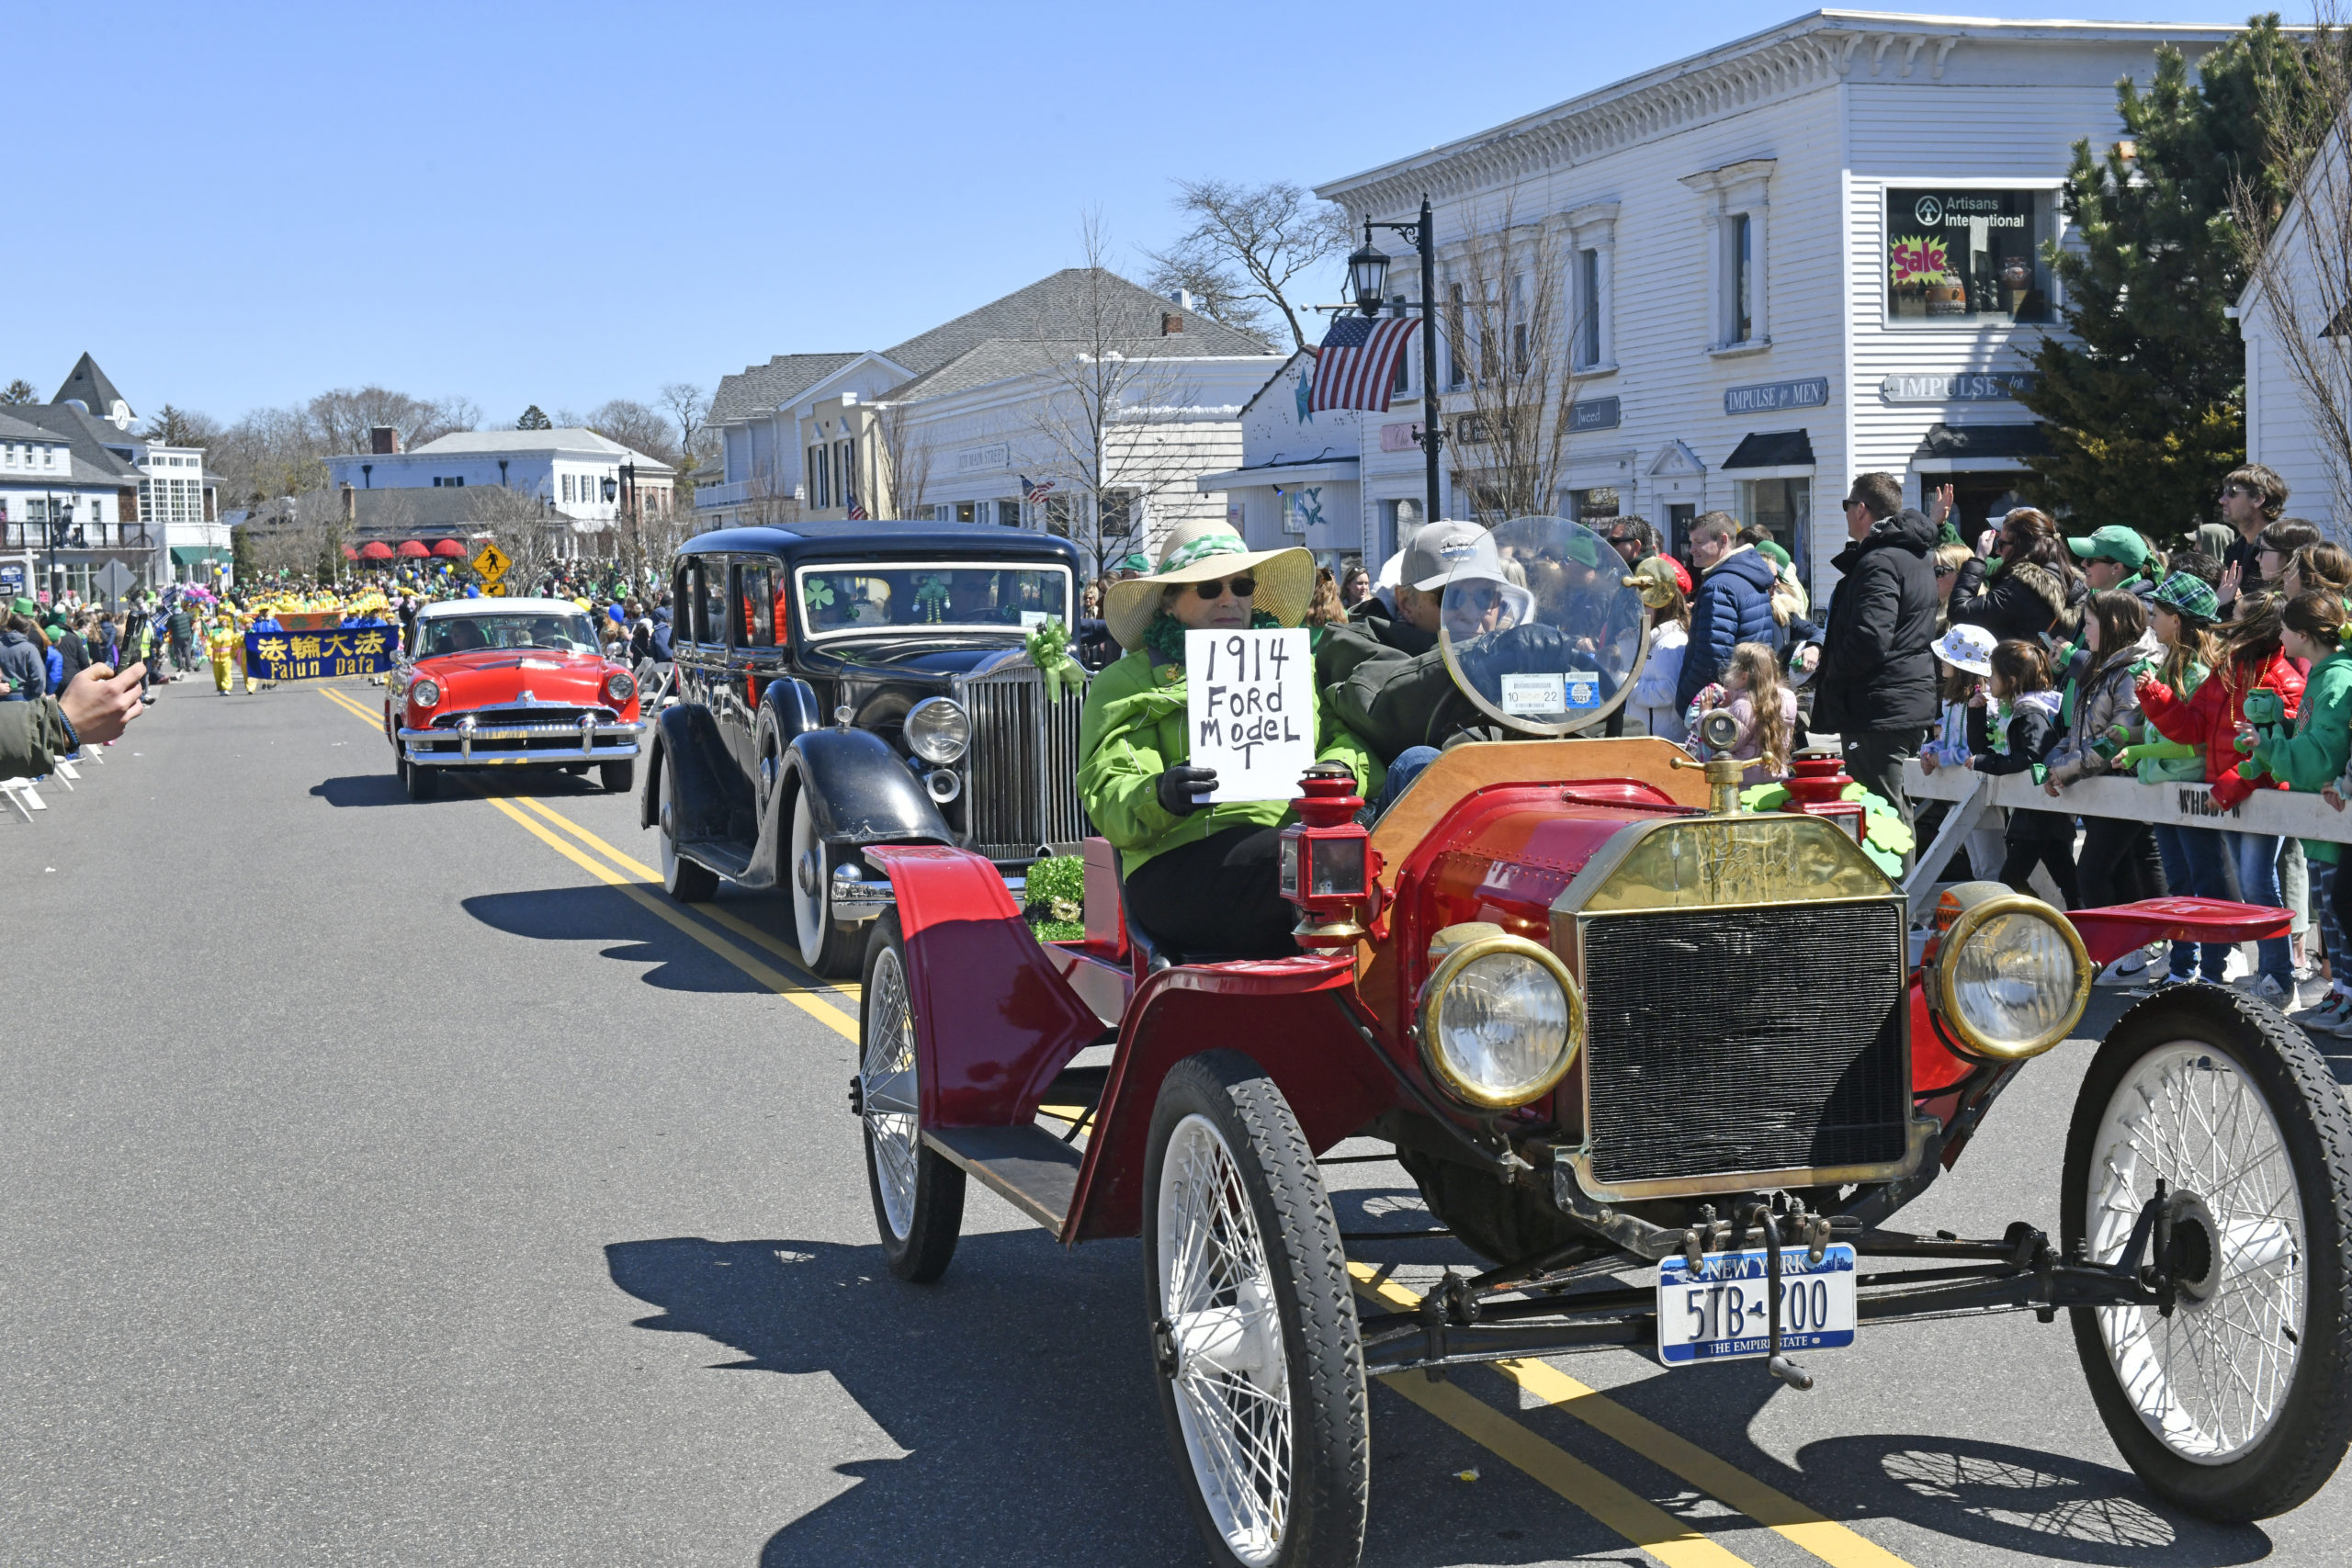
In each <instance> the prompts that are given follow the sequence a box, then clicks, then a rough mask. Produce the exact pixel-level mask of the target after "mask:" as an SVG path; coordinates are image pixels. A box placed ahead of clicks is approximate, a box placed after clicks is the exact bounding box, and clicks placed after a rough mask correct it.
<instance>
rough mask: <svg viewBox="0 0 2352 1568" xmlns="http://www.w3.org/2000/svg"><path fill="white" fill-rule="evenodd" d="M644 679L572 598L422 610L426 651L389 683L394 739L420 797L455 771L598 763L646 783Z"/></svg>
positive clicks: (420, 647) (419, 638) (626, 780)
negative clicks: (641, 771) (600, 639)
mask: <svg viewBox="0 0 2352 1568" xmlns="http://www.w3.org/2000/svg"><path fill="white" fill-rule="evenodd" d="M644 732H645V726H644V725H643V724H641V723H640V722H639V719H638V690H637V677H636V676H635V675H633V674H631V673H630V672H629V671H628V668H627V667H626V666H624V665H621V664H616V663H615V662H614V661H613V660H609V659H606V658H605V657H604V656H603V655H602V654H601V653H599V652H598V651H597V643H596V632H595V628H594V626H593V625H591V623H590V621H589V619H588V613H587V612H586V611H584V610H582V609H581V608H580V606H579V605H577V604H572V603H571V601H570V600H568V599H451V600H446V601H443V602H442V603H439V604H427V605H426V606H424V608H423V609H422V610H419V611H418V612H417V615H416V647H415V649H414V650H413V652H411V653H410V654H408V655H407V656H406V657H404V658H403V659H402V660H401V663H400V665H399V666H398V668H397V669H395V670H394V671H393V672H392V674H391V675H390V678H389V679H387V680H386V682H385V686H384V737H385V739H388V740H390V742H391V743H392V751H393V754H394V756H395V757H396V759H397V762H398V767H399V770H400V775H401V783H402V784H405V785H406V786H407V788H408V795H409V798H410V799H411V800H429V799H431V798H432V797H433V795H434V794H435V790H436V789H437V787H438V784H439V781H440V775H441V773H442V771H443V770H444V769H449V768H490V767H499V768H513V767H523V768H556V769H561V770H562V771H563V772H565V773H586V772H587V771H588V770H589V769H590V768H592V767H593V768H594V769H596V770H597V773H598V774H599V775H600V777H601V781H602V783H603V784H604V786H605V788H606V789H607V790H613V791H620V790H627V789H628V788H630V787H632V786H633V785H634V784H636V782H637V753H638V748H639V741H640V739H641V738H642V737H643V735H644Z"/></svg>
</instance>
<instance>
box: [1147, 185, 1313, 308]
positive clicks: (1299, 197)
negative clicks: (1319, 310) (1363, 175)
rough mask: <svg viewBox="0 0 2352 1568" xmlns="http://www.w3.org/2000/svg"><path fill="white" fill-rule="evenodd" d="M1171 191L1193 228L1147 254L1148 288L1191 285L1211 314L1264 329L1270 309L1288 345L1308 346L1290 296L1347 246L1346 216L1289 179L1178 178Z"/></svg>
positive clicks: (1199, 301)
mask: <svg viewBox="0 0 2352 1568" xmlns="http://www.w3.org/2000/svg"><path fill="white" fill-rule="evenodd" d="M1176 190H1177V197H1176V208H1177V210H1178V211H1180V212H1182V213H1183V214H1185V215H1186V216H1187V217H1189V218H1191V219H1192V220H1193V226H1192V228H1191V229H1189V230H1187V231H1185V232H1184V233H1182V235H1179V236H1178V237H1177V239H1176V241H1175V243H1172V244H1170V246H1169V247H1168V249H1167V250H1165V251H1148V252H1146V253H1145V254H1147V255H1148V256H1149V257H1150V258H1151V262H1152V271H1151V273H1150V275H1149V276H1148V279H1147V281H1148V285H1149V287H1150V288H1153V289H1156V290H1158V291H1159V292H1161V293H1166V292H1167V291H1169V290H1170V289H1173V288H1189V289H1191V290H1192V291H1193V296H1194V297H1195V299H1196V301H1197V302H1198V304H1199V306H1200V308H1201V309H1202V310H1204V311H1206V312H1207V313H1208V314H1209V315H1210V316H1212V317H1214V318H1215V319H1216V320H1217V321H1223V322H1224V323H1225V324H1226V325H1227V326H1231V327H1239V328H1241V329H1243V330H1244V331H1247V332H1252V333H1260V334H1261V335H1263V334H1264V330H1265V322H1266V319H1267V312H1268V311H1273V312H1275V313H1278V314H1279V315H1281V317H1282V318H1283V322H1284V323H1285V324H1286V325H1287V326H1288V327H1289V328H1290V336H1291V343H1292V345H1293V346H1294V347H1297V348H1304V347H1306V328H1305V327H1303V326H1302V325H1301V324H1300V323H1299V318H1298V309H1299V308H1298V307H1297V306H1296V305H1295V304H1294V303H1293V300H1292V296H1293V294H1294V293H1295V292H1296V283H1297V280H1298V278H1299V276H1300V275H1301V274H1302V273H1305V272H1307V271H1309V270H1310V269H1312V268H1314V267H1316V266H1317V265H1321V264H1322V263H1324V262H1326V261H1329V259H1330V258H1331V257H1333V256H1336V255H1340V254H1344V253H1345V252H1346V251H1347V249H1348V216H1347V214H1346V213H1345V212H1343V211H1341V210H1340V209H1339V208H1337V207H1334V206H1332V205H1331V204H1330V203H1329V202H1323V201H1317V200H1316V199H1315V197H1314V196H1313V195H1312V194H1311V193H1310V192H1308V191H1306V190H1305V189H1302V188H1301V187H1300V186H1295V185H1293V184H1291V183H1290V182H1289V181H1288V180H1274V181H1271V182H1269V183H1268V184H1265V185H1262V186H1242V185H1235V184H1233V183H1232V182H1231V181H1228V180H1179V181H1177V182H1176Z"/></svg>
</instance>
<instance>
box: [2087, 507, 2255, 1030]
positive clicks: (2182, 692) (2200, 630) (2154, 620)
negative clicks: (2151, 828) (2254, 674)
mask: <svg viewBox="0 0 2352 1568" xmlns="http://www.w3.org/2000/svg"><path fill="white" fill-rule="evenodd" d="M2191 556H2193V557H2195V558H2196V559H2195V560H2194V561H2192V562H2190V564H2189V566H2188V567H2182V566H2180V565H2178V564H2177V563H2178V562H2179V561H2180V559H2181V558H2183V557H2191ZM2174 559H2175V562H2176V566H2175V569H2174V570H2173V573H2172V575H2171V576H2169V577H2167V578H2165V581H2163V583H2162V584H2160V585H2159V586H2158V587H2157V589H2156V591H2155V592H2154V594H2153V595H2151V596H2150V599H2149V604H2148V619H2149V622H2150V629H2151V630H2153V631H2154V633H2155V638H2156V646H2157V648H2158V649H2160V650H2161V657H2160V658H2159V659H2158V660H2157V663H2156V667H2155V669H2154V671H2150V674H2151V676H2152V677H2153V678H2154V680H2155V681H2156V682H2159V683H2160V684H2162V685H2163V687H2164V688H2165V691H2167V692H2169V693H2170V694H2172V695H2173V698H2174V699H2175V700H2176V701H2177V702H2182V703H2186V702H2187V701H2188V699H2189V698H2190V697H2191V696H2193V695H2195V694H2196V692H2197V688H2198V687H2199V686H2200V685H2202V684H2203V683H2204V682H2205V677H2206V675H2207V673H2208V672H2209V671H2211V668H2212V664H2213V660H2214V658H2215V653H2214V649H2213V634H2212V626H2213V620H2214V617H2215V616H2216V615H2219V614H2220V613H2221V603H2220V600H2219V599H2218V597H2217V596H2216V595H2215V593H2214V592H2213V579H2214V578H2215V577H2218V576H2219V575H2220V573H2219V571H2217V570H2212V569H2211V558H2210V557H2206V556H2203V555H2200V554H2199V553H2198V552H2197V551H2194V550H2183V551H2181V552H2180V554H2179V555H2178V556H2176V557H2175V558H2174ZM2198 567H2202V568H2204V569H2206V570H2192V569H2194V568H2198ZM2133 695H2134V696H2135V697H2136V696H2138V695H2139V689H2138V687H2137V686H2135V687H2134V689H2133ZM2123 728H2124V730H2125V739H2127V740H2128V741H2129V742H2130V744H2128V745H2127V746H2126V747H2125V748H2124V749H2123V750H2122V751H2121V752H2120V754H2119V755H2118V757H2117V759H2116V760H2117V761H2121V762H2128V763H2129V764H2130V766H2131V772H2132V774H2133V776H2135V777H2136V778H2138V779H2139V781H2140V782H2141V783H2142V784H2193V783H2196V782H2197V781H2199V780H2201V779H2202V778H2204V776H2205V748H2204V747H2203V746H2201V745H2199V744H2198V743H2196V742H2194V741H2172V740H2166V739H2165V738H2164V734H2163V732H2162V731H2160V730H2158V729H2157V728H2155V727H2154V725H2151V724H2149V723H2148V722H2147V717H2146V715H2145V713H2144V711H2135V712H2134V713H2133V715H2132V716H2131V717H2130V718H2128V719H2126V720H2125V721H2124V725H2123ZM2155 829H2156V852H2157V853H2158V854H2159V855H2160V856H2162V857H2163V860H2164V870H2165V889H2166V890H2167V891H2168V892H2173V893H2181V894H2187V895H2189V896H2192V897H2199V898H2234V897H2236V896H2237V885H2236V882H2235V880H2234V879H2233V877H2232V876H2231V874H2230V868H2229V852H2228V850H2227V848H2226V847H2225V846H2224V845H2223V844H2222V835H2221V834H2220V832H2219V831H2217V830H2216V829H2211V828H2177V827H2174V826H2173V825H2172V824H2171V823H2169V822H2159V823H2157V824H2156V825H2155ZM2229 962H2230V946H2229V944H2228V943H2227V942H2204V943H2201V944H2200V943H2198V942H2174V943H2173V944H2172V960H2171V964H2170V965H2169V966H2168V972H2167V974H2166V975H2165V979H2164V981H2163V982H2161V983H2162V984H2164V985H2175V986H2177V985H2186V984H2187V983H2188V982H2189V981H2191V980H2194V979H2198V978H2199V977H2200V970H2201V977H2202V978H2204V979H2206V980H2208V981H2210V982H2211V983H2212V984H2214V985H2217V986H2218V985H2220V984H2221V983H2222V981H2223V980H2224V979H2225V978H2226V977H2227V975H2228V967H2229Z"/></svg>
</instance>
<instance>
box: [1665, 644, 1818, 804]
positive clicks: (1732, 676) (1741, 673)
mask: <svg viewBox="0 0 2352 1568" xmlns="http://www.w3.org/2000/svg"><path fill="white" fill-rule="evenodd" d="M1716 708H1727V709H1729V710H1730V712H1731V716H1733V717H1734V718H1736V719H1737V720H1738V721H1739V739H1737V740H1736V741H1735V742H1733V744H1732V748H1731V750H1729V751H1728V752H1726V753H1725V755H1727V756H1730V757H1733V758H1736V759H1738V760H1741V761H1747V759H1749V758H1753V759H1755V761H1754V762H1753V763H1752V765H1750V766H1749V768H1748V769H1747V772H1746V773H1744V774H1743V775H1741V776H1742V778H1743V779H1744V780H1745V782H1747V783H1748V784H1764V783H1768V782H1770V780H1773V779H1779V778H1786V777H1787V776H1788V772H1789V752H1790V750H1792V746H1793V744H1794V741H1795V738H1796V730H1797V694H1796V693H1794V692H1793V691H1792V690H1790V689H1789V684H1788V682H1787V681H1785V680H1784V679H1782V677H1781V660H1780V656H1779V655H1778V654H1776V653H1774V652H1773V651H1772V650H1771V649H1770V648H1767V647H1766V646H1765V645H1764V644H1762V643H1760V642H1743V643H1741V644H1740V645H1739V646H1738V647H1737V648H1735V649H1732V650H1731V662H1730V663H1729V664H1728V665H1726V666H1725V667H1724V678H1723V681H1722V682H1721V683H1720V684H1710V685H1708V686H1707V687H1705V688H1704V689H1703V690H1702V691H1701V692H1700V694H1699V695H1698V699H1697V700H1696V701H1695V702H1693V703H1692V704H1691V709H1692V711H1693V712H1694V713H1696V714H1697V715H1698V716H1699V717H1701V718H1703V717H1705V716H1707V715H1708V714H1709V713H1712V712H1713V710H1715V709H1716ZM1692 728H1696V725H1695V724H1694V725H1693V727H1692Z"/></svg>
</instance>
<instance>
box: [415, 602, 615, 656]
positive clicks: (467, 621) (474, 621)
mask: <svg viewBox="0 0 2352 1568" xmlns="http://www.w3.org/2000/svg"><path fill="white" fill-rule="evenodd" d="M416 634H417V639H418V640H417V649H416V656H417V657H418V658H419V659H431V658H433V657H434V656H435V654H442V653H478V652H481V650H483V649H495V648H516V649H521V648H544V649H552V650H554V651H555V652H558V653H594V652H595V651H596V634H595V632H594V630H592V629H591V628H590V626H589V625H588V617H587V616H586V615H582V614H580V613H579V612H578V611H573V612H571V614H569V615H566V614H561V613H559V612H557V611H552V610H539V611H534V612H532V613H530V614H528V615H516V614H507V615H487V614H485V615H436V616H434V617H432V618H430V619H427V620H424V621H421V622H419V623H418V625H417V628H416Z"/></svg>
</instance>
